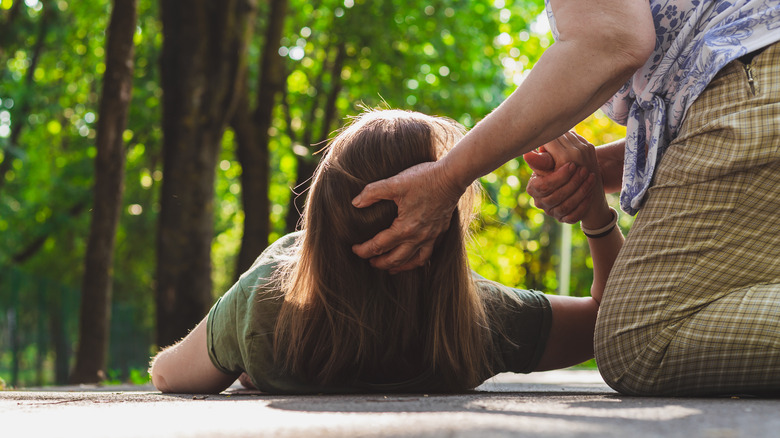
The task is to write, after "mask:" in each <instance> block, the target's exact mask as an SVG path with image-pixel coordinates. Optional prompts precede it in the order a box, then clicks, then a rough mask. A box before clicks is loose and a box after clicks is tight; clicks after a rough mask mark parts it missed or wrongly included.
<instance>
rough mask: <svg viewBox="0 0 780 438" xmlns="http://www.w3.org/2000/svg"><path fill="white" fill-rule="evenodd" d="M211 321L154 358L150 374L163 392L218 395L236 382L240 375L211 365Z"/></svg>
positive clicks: (155, 384) (153, 381) (156, 386)
mask: <svg viewBox="0 0 780 438" xmlns="http://www.w3.org/2000/svg"><path fill="white" fill-rule="evenodd" d="M207 318H208V317H207ZM207 318H203V321H201V322H200V323H199V324H198V325H197V326H195V328H194V329H193V330H192V331H191V332H190V333H189V334H188V335H187V336H186V337H185V338H184V339H182V340H181V341H179V342H178V343H176V344H174V345H172V346H170V347H168V348H166V349H165V350H163V351H161V352H159V353H158V354H157V356H155V357H154V359H152V364H151V366H150V367H149V374H150V375H151V376H152V383H153V384H154V387H155V388H157V389H159V390H160V391H162V392H179V393H190V394H196V393H209V394H216V393H219V392H221V391H222V390H224V389H225V388H227V387H228V386H230V385H231V384H232V383H233V382H234V381H235V380H236V377H238V376H237V375H232V374H225V373H223V372H222V371H220V370H218V369H217V367H215V366H214V364H213V363H211V359H210V358H209V353H208V344H207V342H206V320H207Z"/></svg>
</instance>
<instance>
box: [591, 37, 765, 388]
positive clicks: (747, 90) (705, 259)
mask: <svg viewBox="0 0 780 438" xmlns="http://www.w3.org/2000/svg"><path fill="white" fill-rule="evenodd" d="M749 74H750V76H752V77H753V80H752V83H751V81H749V80H748V77H749ZM778 149H780V43H778V44H774V45H772V46H770V47H769V48H768V49H766V50H765V51H764V52H762V53H761V54H760V55H758V56H757V57H756V58H755V59H753V61H752V64H750V65H749V66H745V64H743V63H741V62H740V61H734V62H732V63H730V64H728V65H727V66H726V67H724V68H723V69H722V70H721V72H719V73H718V75H717V76H716V77H715V78H714V79H713V80H712V81H711V83H710V84H709V85H708V87H707V89H706V90H705V91H704V93H703V94H702V95H700V96H699V98H698V99H697V100H696V102H694V104H693V105H692V107H691V108H690V110H689V112H688V115H687V118H686V120H685V122H684V123H683V126H682V128H681V131H680V134H679V135H678V137H677V138H676V139H674V140H673V141H672V143H671V145H670V147H669V150H668V151H667V152H666V154H665V155H664V157H663V159H662V160H661V163H660V165H659V168H658V170H657V174H656V177H655V180H654V183H653V186H652V187H651V189H650V190H649V191H648V196H647V199H646V203H645V205H644V207H643V208H642V209H641V210H640V212H639V214H638V216H637V218H636V221H635V222H634V225H633V226H632V228H631V232H630V233H629V235H628V237H627V239H626V243H625V246H624V247H623V250H622V251H621V253H620V255H619V257H618V260H617V262H616V264H615V267H614V268H613V270H612V272H611V275H610V278H609V281H608V284H607V289H606V291H605V293H604V299H603V301H602V304H601V310H600V313H599V318H598V323H597V327H596V336H595V348H596V361H597V363H598V365H599V369H600V370H601V373H602V375H603V377H604V379H605V380H606V382H607V383H609V385H610V386H612V387H613V388H614V389H616V390H618V391H620V392H623V393H627V394H637V395H705V394H721V393H735V392H736V393H757V392H767V391H769V392H775V393H780V151H779V150H778Z"/></svg>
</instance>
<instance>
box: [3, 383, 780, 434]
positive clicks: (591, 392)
mask: <svg viewBox="0 0 780 438" xmlns="http://www.w3.org/2000/svg"><path fill="white" fill-rule="evenodd" d="M0 436H2V437H9V438H10V437H47V438H48V437H63V436H78V437H101V438H102V437H166V438H167V437H184V436H186V437H230V438H238V437H250V436H251V437H256V436H269V437H270V436H273V437H297V436H305V437H363V436H383V437H412V436H422V437H471V436H478V437H504V436H506V437H510V436H511V437H518V436H533V437H591V436H592V437H613V436H614V437H630V438H643V437H686V438H693V437H714V438H730V437H778V436H780V399H757V398H744V397H731V398H729V397H724V398H709V399H692V398H638V397H626V396H622V395H619V394H617V393H615V392H614V391H612V390H611V389H610V388H609V387H607V386H606V385H605V384H604V382H603V381H602V380H601V379H600V377H599V376H598V373H596V372H595V371H552V372H547V373H535V374H531V375H527V376H525V375H501V376H498V377H496V378H494V379H492V380H490V381H488V382H486V383H485V384H484V385H482V386H481V387H479V388H478V391H475V392H473V393H468V394H459V395H425V394H409V395H397V394H394V395H389V394H388V395H382V394H378V395H339V396H268V395H262V394H258V393H248V392H242V391H237V390H235V389H232V390H229V391H228V392H225V393H222V394H220V395H209V396H192V395H163V394H160V393H159V392H156V391H154V390H153V388H151V387H149V386H145V387H137V386H136V387H121V386H120V387H104V388H87V387H64V388H62V387H61V388H55V389H43V390H26V391H3V392H0Z"/></svg>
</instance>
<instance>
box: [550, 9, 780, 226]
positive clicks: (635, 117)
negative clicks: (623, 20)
mask: <svg viewBox="0 0 780 438" xmlns="http://www.w3.org/2000/svg"><path fill="white" fill-rule="evenodd" d="M545 2H546V3H547V16H548V18H549V19H550V27H551V29H552V32H553V36H554V37H555V38H556V39H557V37H558V32H557V29H556V27H555V18H554V17H553V14H552V9H551V8H550V3H549V0H545ZM649 2H650V11H651V13H652V15H653V21H654V23H655V30H656V43H655V50H654V52H653V54H652V55H651V56H650V58H649V59H648V60H647V63H645V65H644V66H643V67H642V68H640V69H639V70H638V71H637V72H636V73H635V74H634V75H633V76H632V78H631V79H630V80H629V81H628V82H627V83H626V84H625V85H624V86H623V87H622V88H621V89H620V90H619V91H618V92H617V93H616V94H615V95H614V96H613V97H612V98H611V99H610V100H609V101H607V103H605V104H604V106H603V107H602V108H601V109H602V110H603V111H604V112H605V113H606V114H607V115H608V116H609V117H610V118H611V119H613V120H615V121H616V122H617V123H620V124H622V125H625V126H626V131H627V135H626V155H625V164H624V168H623V189H622V192H621V194H620V205H621V207H622V208H623V210H625V211H626V212H628V213H631V214H636V212H637V211H638V210H639V209H640V208H641V206H642V202H643V199H644V196H645V193H646V192H647V189H648V188H649V187H650V183H651V181H652V178H653V173H654V171H655V168H656V166H657V164H658V163H659V162H660V160H661V156H662V155H663V153H664V151H665V150H666V148H667V146H668V145H669V143H670V142H671V141H672V139H674V138H675V136H676V135H677V133H678V132H679V129H680V125H681V124H682V122H683V120H684V119H685V114H686V111H688V108H689V107H690V106H691V104H693V102H694V100H696V98H697V97H698V96H699V94H701V92H702V91H703V90H704V88H705V87H706V86H707V84H709V82H710V80H712V78H713V77H714V76H715V74H716V73H717V72H718V71H719V70H720V69H721V68H723V67H724V66H725V65H726V64H728V63H729V62H731V61H733V60H735V59H737V58H739V57H740V56H742V55H745V54H747V53H750V52H752V51H754V50H757V49H760V48H762V47H765V46H768V45H769V44H772V43H775V42H777V41H780V0H731V1H719V0H649Z"/></svg>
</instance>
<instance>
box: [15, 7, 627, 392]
mask: <svg viewBox="0 0 780 438" xmlns="http://www.w3.org/2000/svg"><path fill="white" fill-rule="evenodd" d="M542 8H543V2H542V0H514V1H512V0H470V1H466V0H435V1H426V2H416V1H411V2H410V1H402V0H385V1H370V0H314V1H299V0H269V1H258V2H256V3H255V1H253V0H233V1H229V2H208V1H199V2H177V1H173V0H162V1H160V2H159V3H158V2H153V1H152V0H138V20H137V26H136V28H135V33H134V35H133V41H134V44H135V52H136V53H135V69H134V72H133V90H132V95H133V99H132V101H131V103H130V107H129V117H128V121H127V127H126V129H125V130H124V132H123V135H122V140H123V142H124V149H125V152H126V164H125V192H124V199H123V201H122V208H121V216H120V218H119V225H118V229H117V233H116V248H115V253H114V262H113V300H112V303H111V314H112V318H111V324H110V332H111V333H110V336H111V343H110V346H109V365H108V368H109V377H110V378H115V377H122V378H126V377H127V376H128V375H130V371H131V370H134V369H136V370H137V369H144V368H145V366H146V363H147V361H148V357H149V355H150V354H151V353H152V352H153V351H154V349H155V348H156V344H158V343H159V344H167V343H169V342H171V341H173V340H176V338H178V337H180V336H183V335H184V334H185V333H186V329H189V328H190V327H191V325H192V324H194V322H192V319H195V320H199V319H200V318H202V317H203V313H204V312H205V309H207V308H208V306H209V305H210V304H211V302H212V300H213V298H214V297H215V296H218V295H220V294H221V293H222V292H223V291H224V290H225V289H226V288H228V287H229V286H230V285H231V284H232V282H233V281H234V280H235V278H236V276H237V275H238V274H239V273H240V272H241V271H242V270H243V269H244V268H245V267H246V266H247V264H248V263H251V260H253V259H254V257H256V256H257V253H258V252H259V250H260V248H262V247H264V246H265V245H266V244H267V242H268V241H273V240H275V239H276V238H278V237H279V236H280V235H282V234H283V233H285V232H286V231H287V230H289V229H291V228H293V227H294V226H295V223H296V222H297V220H298V213H297V210H296V205H297V208H300V204H295V202H296V196H295V194H294V193H301V192H302V191H303V190H304V189H305V183H306V181H307V178H308V176H309V175H310V174H311V171H312V170H313V168H314V166H315V165H316V162H317V160H318V157H319V155H318V154H317V151H318V150H319V149H320V148H321V147H322V145H323V144H322V142H323V141H325V140H326V139H327V138H328V137H330V136H331V135H332V133H333V132H334V130H336V129H337V128H338V127H339V126H341V125H342V124H343V123H344V121H345V117H348V116H350V115H354V114H357V113H358V112H359V111H360V108H359V105H361V104H364V105H367V106H377V105H387V106H389V107H394V108H404V109H414V110H418V111H422V112H426V113H431V114H437V115H443V116H449V117H451V118H454V119H456V120H458V121H460V122H461V123H463V124H464V125H466V126H467V127H471V126H473V125H474V123H476V122H477V121H478V120H479V119H480V118H482V117H484V115H486V114H487V113H488V112H489V111H490V110H492V109H493V108H494V107H496V106H497V105H498V104H499V103H500V102H501V101H502V100H503V98H504V97H505V96H506V95H508V93H509V92H511V90H512V89H513V88H514V87H515V86H516V85H517V84H518V83H519V82H520V81H522V79H523V77H524V75H525V74H526V72H527V71H528V70H529V69H530V68H531V67H532V66H533V63H534V62H535V61H536V59H538V57H539V56H540V54H541V53H542V51H543V50H544V49H545V48H546V47H547V46H548V45H549V44H551V43H552V40H551V37H550V36H549V34H548V31H547V29H545V28H544V25H545V24H546V20H545V19H544V18H542V19H541V20H537V18H538V17H539V14H540V13H541V11H542ZM109 12H110V4H109V1H108V0H82V1H80V2H79V3H78V5H76V3H75V2H73V1H72V0H52V1H47V2H43V1H41V0H25V1H21V0H0V171H1V172H0V377H2V378H4V379H5V380H6V381H8V382H9V383H13V384H23V385H35V384H44V383H54V382H63V381H64V380H65V379H66V376H67V371H68V369H69V368H70V367H71V366H72V364H73V357H72V355H73V348H74V345H75V342H76V333H77V327H78V322H77V321H78V308H79V305H78V303H79V301H80V289H81V281H82V277H83V275H84V269H85V268H84V264H83V263H82V260H84V256H85V251H86V247H87V240H88V236H89V211H90V209H91V208H94V207H95V206H94V205H93V204H92V202H93V201H92V197H91V189H92V185H93V183H94V182H95V181H96V180H95V173H94V162H95V158H96V156H97V154H98V151H97V146H96V140H97V139H96V123H97V113H98V104H99V102H98V96H99V90H100V89H101V81H103V76H104V74H105V72H106V68H107V67H106V64H105V59H106V53H105V47H106V40H105V38H106V36H105V30H106V29H107V27H108V20H109V16H110V15H109ZM188 23H190V24H193V23H199V24H197V25H192V26H191V27H190V28H184V27H186V26H187V24H188ZM171 32H174V34H172V33H171ZM242 44H245V46H246V51H245V54H246V57H245V59H241V53H243V52H242V49H241V46H242ZM161 67H162V68H161ZM196 75H200V76H196ZM163 90H164V91H165V93H163ZM163 96H165V97H163ZM163 100H164V102H165V103H164V105H161V104H162V102H163ZM578 129H580V132H581V133H583V134H584V135H585V136H586V137H587V138H589V139H590V140H592V141H593V142H594V143H596V144H600V143H602V142H606V141H610V140H613V139H615V138H617V137H618V136H620V135H621V130H620V128H617V127H615V126H614V125H613V124H611V122H609V121H608V120H607V119H605V118H604V117H603V116H594V117H593V118H591V119H590V120H589V121H587V122H585V123H584V124H583V125H581V126H580V127H579V128H578ZM163 131H164V132H165V135H164V136H163ZM528 175H529V170H528V168H527V167H526V166H525V165H524V164H523V163H522V161H521V160H513V161H511V162H509V163H508V164H507V165H506V166H504V167H502V168H501V169H499V170H497V171H495V172H494V173H492V174H490V175H488V176H487V177H485V178H484V179H483V184H484V186H485V188H486V194H487V198H486V199H485V201H484V203H483V206H482V215H481V218H480V220H479V222H478V223H477V224H475V235H474V243H473V244H472V246H471V247H472V264H473V266H474V268H475V269H476V270H478V271H479V272H480V273H482V274H483V275H485V276H487V277H489V278H493V279H496V280H499V281H502V282H505V283H507V284H511V285H515V286H519V287H532V288H538V289H543V290H546V291H554V290H555V288H556V287H557V284H558V281H557V274H556V271H555V266H556V264H557V261H558V259H559V253H558V246H557V242H558V233H559V230H560V226H559V225H558V224H556V223H555V222H554V221H552V220H550V219H549V218H546V217H545V216H544V214H543V213H542V212H540V211H538V210H536V209H534V208H533V206H532V205H530V204H531V203H530V199H529V197H528V195H527V194H525V192H524V184H525V182H526V181H527V178H528ZM291 189H293V190H294V193H293V190H291ZM299 201H300V200H299ZM266 221H267V222H266ZM157 236H159V239H160V240H159V243H158V241H157ZM242 237H243V238H244V241H243V243H242ZM240 248H245V249H244V251H243V252H242V255H241V257H240V260H239V257H238V254H239V252H241V251H240ZM191 257H197V259H198V261H197V262H192V261H190V260H191ZM185 261H186V263H185ZM572 265H573V272H574V276H573V277H572V281H571V286H572V291H573V293H575V294H584V293H587V290H588V288H589V283H590V274H589V272H588V269H587V268H588V266H589V258H588V256H587V246H586V245H585V241H584V239H582V237H581V235H580V234H579V233H574V249H573V258H572ZM169 270H170V271H169ZM171 290H174V291H176V292H174V296H175V297H176V298H174V300H173V301H172V302H167V301H166V300H168V295H166V294H167V293H168V291H171ZM155 291H158V293H157V297H158V298H157V299H156V298H155V295H156V294H155ZM188 301H191V302H188ZM172 303H175V304H172ZM182 306H187V307H188V308H190V309H192V310H191V311H189V313H188V316H186V317H183V316H182V314H184V313H187V312H183V307H182ZM156 311H160V313H159V314H158V315H159V317H158V318H157V322H156V320H155V314H156ZM180 316H182V319H181V320H180V322H173V319H175V318H179V317H180ZM156 326H159V327H162V330H168V331H166V332H165V333H162V332H161V333H160V334H158V335H157V337H156V335H155V327H156Z"/></svg>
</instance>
